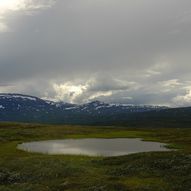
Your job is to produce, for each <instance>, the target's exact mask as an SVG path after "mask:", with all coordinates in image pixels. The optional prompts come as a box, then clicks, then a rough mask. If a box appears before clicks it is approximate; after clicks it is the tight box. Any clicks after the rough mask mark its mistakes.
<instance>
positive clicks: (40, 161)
mask: <svg viewBox="0 0 191 191" xmlns="http://www.w3.org/2000/svg"><path fill="white" fill-rule="evenodd" d="M91 137H96V138H101V137H103V138H118V137H127V138H129V137H130V138H137V137H139V138H142V139H144V140H151V141H159V142H163V143H167V144H168V146H169V147H170V148H174V149H176V150H174V151H170V152H149V153H139V154H132V155H127V156H119V157H108V158H104V157H88V156H67V155H43V154H36V153H27V152H24V151H20V150H17V149H16V147H17V144H19V143H21V142H27V141H37V140H49V139H66V138H91ZM0 191H191V128H183V127H180V128H146V127H140V128H137V127H136V128H133V127H117V126H115V127H101V126H99V127H95V126H94V127H91V126H70V125H65V126H56V125H54V126H53V125H38V124H17V123H0Z"/></svg>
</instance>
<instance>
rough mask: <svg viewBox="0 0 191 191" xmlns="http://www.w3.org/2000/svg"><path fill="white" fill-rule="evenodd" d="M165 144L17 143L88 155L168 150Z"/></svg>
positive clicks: (114, 141)
mask: <svg viewBox="0 0 191 191" xmlns="http://www.w3.org/2000/svg"><path fill="white" fill-rule="evenodd" d="M164 146H165V144H162V143H157V142H148V141H141V139H128V138H115V139H96V138H95V139H94V138H91V139H65V140H49V141H38V142H30V143H22V144H19V145H18V149H20V150H24V151H28V152H37V153H43V154H72V155H89V156H120V155H127V154H132V153H140V152H149V151H168V149H167V148H165V147H164Z"/></svg>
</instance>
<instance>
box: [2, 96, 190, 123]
mask: <svg viewBox="0 0 191 191" xmlns="http://www.w3.org/2000/svg"><path fill="white" fill-rule="evenodd" d="M190 116H191V108H190V107H187V108H169V107H166V106H153V105H130V104H111V103H105V102H101V101H98V100H95V101H92V102H88V103H85V104H72V103H66V102H61V101H60V102H54V101H49V100H44V99H41V98H38V97H35V96H30V95H24V94H13V93H8V94H5V93H3V94H0V121H15V122H38V123H58V124H108V125H110V124H117V123H124V124H125V123H128V122H129V121H130V122H132V121H134V122H139V121H145V120H147V121H149V120H155V121H157V120H166V119H170V120H172V119H173V120H174V119H176V118H180V119H181V118H182V119H184V120H188V119H189V117H190Z"/></svg>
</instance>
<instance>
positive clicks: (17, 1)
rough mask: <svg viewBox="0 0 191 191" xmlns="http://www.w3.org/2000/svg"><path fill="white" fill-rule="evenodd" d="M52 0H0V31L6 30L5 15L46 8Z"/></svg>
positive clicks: (51, 3)
mask: <svg viewBox="0 0 191 191" xmlns="http://www.w3.org/2000/svg"><path fill="white" fill-rule="evenodd" d="M53 2H54V0H46V1H45V0H38V1H37V0H0V32H3V31H7V29H8V26H7V17H8V15H9V14H10V13H12V12H15V11H30V10H36V9H41V8H48V7H50V6H51V5H53Z"/></svg>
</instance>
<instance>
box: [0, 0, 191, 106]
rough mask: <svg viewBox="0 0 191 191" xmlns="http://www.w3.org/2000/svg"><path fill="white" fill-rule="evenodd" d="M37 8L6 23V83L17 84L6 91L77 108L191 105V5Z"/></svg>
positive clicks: (100, 2)
mask: <svg viewBox="0 0 191 191" xmlns="http://www.w3.org/2000/svg"><path fill="white" fill-rule="evenodd" d="M32 2H33V8H32V9H31V8H28V9H27V8H26V7H25V9H24V10H23V9H22V10H16V11H15V10H12V11H10V10H9V14H8V15H5V14H4V13H3V14H4V15H3V20H1V19H0V23H2V24H3V25H4V26H6V27H7V30H6V31H3V30H2V32H1V33H0V82H1V83H2V84H11V86H10V85H9V86H7V87H6V86H1V85H0V91H2V92H5V91H9V92H10V91H11V92H21V93H29V94H33V95H37V96H40V97H47V98H53V99H63V100H64V101H73V102H84V101H87V100H89V99H102V100H103V101H110V102H121V103H137V104H140V103H142V104H168V105H173V104H175V102H176V103H177V102H181V104H184V103H185V102H186V104H187V105H188V104H190V103H191V99H189V96H188V95H189V90H190V89H191V88H190V87H191V83H190V82H189V81H190V72H191V64H190V62H191V57H190V52H191V38H190V34H191V1H190V0H182V1H179V0H168V1H167V0H142V1H140V0H128V1H127V0H95V1H91V0H69V1H68V0H57V1H49V3H50V2H51V3H50V4H46V5H45V2H46V1H42V2H41V4H39V5H41V6H36V8H34V5H35V4H36V3H37V1H36V2H35V1H32ZM39 2H40V1H39ZM43 4H44V6H43ZM0 5H1V4H0ZM0 14H2V13H1V11H0ZM0 18H1V15H0ZM0 26H1V25H0ZM0 29H1V27H0ZM173 80H176V81H173ZM165 82H166V83H170V82H171V83H172V84H173V83H174V86H170V85H169V86H167V85H166V84H165ZM176 82H177V83H179V84H176ZM175 84H176V85H175ZM190 97H191V96H190ZM175 100H176V101H175Z"/></svg>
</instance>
